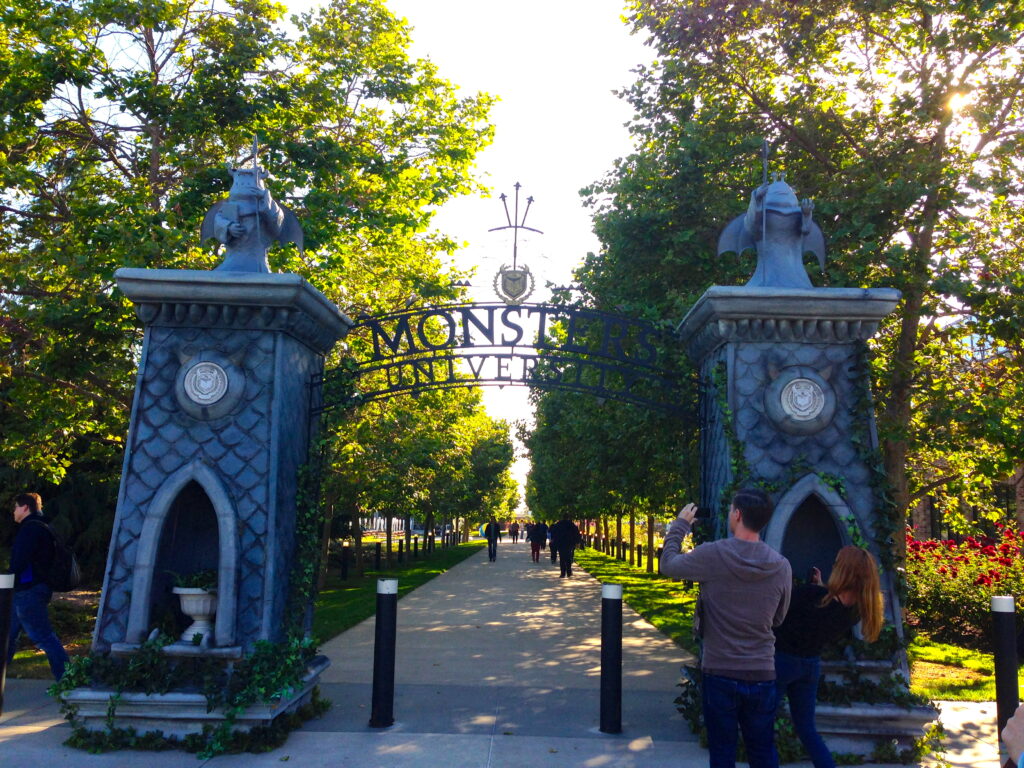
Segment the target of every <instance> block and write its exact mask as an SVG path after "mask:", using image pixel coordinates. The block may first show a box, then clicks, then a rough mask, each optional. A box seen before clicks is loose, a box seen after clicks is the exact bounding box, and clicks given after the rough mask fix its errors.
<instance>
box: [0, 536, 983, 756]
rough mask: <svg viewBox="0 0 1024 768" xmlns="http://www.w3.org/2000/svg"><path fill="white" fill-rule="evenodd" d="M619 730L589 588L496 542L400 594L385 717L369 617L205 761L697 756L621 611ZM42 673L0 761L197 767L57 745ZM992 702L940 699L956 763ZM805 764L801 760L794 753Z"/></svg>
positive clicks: (3, 729)
mask: <svg viewBox="0 0 1024 768" xmlns="http://www.w3.org/2000/svg"><path fill="white" fill-rule="evenodd" d="M623 615H624V630H623V634H624V640H623V645H624V648H623V655H624V665H623V689H624V692H623V729H624V732H623V733H622V734H621V735H618V736H608V735H605V734H602V733H600V732H599V731H598V721H599V693H598V689H599V680H600V668H599V654H600V586H599V585H598V583H597V582H596V581H594V580H593V579H591V578H590V577H589V576H588V575H586V574H585V573H583V572H582V571H579V570H578V569H577V572H576V574H575V575H574V576H573V578H571V579H559V578H558V569H557V568H554V567H553V566H551V565H550V562H549V561H548V560H547V558H543V559H542V561H541V563H539V564H534V563H531V562H530V558H529V554H528V550H527V547H526V545H525V544H522V543H519V544H516V545H512V544H510V543H508V542H505V543H503V544H502V545H501V546H500V547H499V550H498V560H497V562H496V563H489V562H487V557H486V553H485V552H481V553H480V554H478V555H474V556H473V557H471V558H469V559H468V560H466V561H465V562H463V563H461V564H460V565H458V566H456V567H455V568H453V569H452V570H451V571H449V572H448V573H446V574H444V575H443V576H440V577H438V578H437V579H434V580H433V581H431V582H429V583H428V584H426V585H424V586H422V587H420V588H419V589H417V590H415V591H414V592H412V593H410V594H409V595H408V596H406V597H405V598H403V599H402V600H401V601H400V602H399V609H398V625H399V635H398V646H397V647H398V657H397V662H396V690H395V718H396V723H395V725H394V726H393V727H391V728H389V729H385V730H375V729H371V728H369V727H368V725H367V720H368V719H369V707H370V690H371V681H372V663H373V629H374V622H373V619H369V620H367V621H365V622H363V623H362V624H360V625H358V626H356V627H353V628H352V629H351V630H349V631H348V632H345V633H344V634H342V635H340V636H338V637H337V638H335V639H334V640H331V641H330V642H328V643H326V644H325V645H324V648H323V651H324V653H326V654H327V655H328V656H329V657H330V658H331V660H332V666H331V668H330V669H328V670H327V672H326V673H325V674H324V676H323V678H322V683H321V689H322V691H323V693H324V695H325V696H326V697H327V698H329V699H331V700H332V701H333V703H334V706H333V707H332V709H331V710H330V711H329V712H328V713H327V714H326V715H325V716H324V717H323V718H321V719H319V720H316V721H312V722H310V723H307V724H306V726H305V727H304V728H303V729H302V730H301V731H298V732H295V733H293V734H292V735H291V737H290V738H289V740H288V743H287V744H285V746H284V747H282V748H281V749H278V750H275V751H273V752H270V753H267V754H265V755H232V756H223V757H219V758H216V759H215V761H214V762H212V765H213V766H216V767H218V768H219V767H220V766H223V767H224V768H230V767H232V766H244V768H260V767H262V766H280V765H281V764H282V762H288V763H289V764H295V765H298V766H302V768H306V766H310V767H316V766H331V767H332V768H348V767H351V768H378V766H379V767H381V768H404V766H410V768H411V767H412V766H416V768H424V766H428V767H429V768H433V766H444V768H463V766H465V767H466V768H470V767H472V768H502V767H504V766H509V767H511V766H528V767H529V768H545V766H550V768H566V767H567V766H586V768H604V766H609V768H610V767H611V766H615V768H619V767H620V766H621V767H622V768H631V767H632V766H637V768H639V766H643V767H644V768H661V766H665V767H666V768H667V767H668V766H672V768H679V767H680V766H691V765H692V766H702V765H707V752H706V751H704V750H702V749H700V748H699V747H698V746H697V744H696V742H695V741H694V737H693V736H692V735H691V734H690V733H689V731H688V729H687V728H686V726H685V724H684V722H683V720H682V718H681V717H680V716H679V715H678V714H677V713H676V711H675V708H674V707H673V704H672V700H673V699H674V698H675V696H676V688H675V685H676V683H677V682H678V677H679V667H680V666H681V664H682V663H683V662H684V661H686V660H687V658H688V654H687V652H686V651H684V650H682V649H680V648H678V647H677V646H676V645H674V644H673V643H672V642H671V641H669V640H668V639H667V638H665V637H664V636H663V635H662V634H661V633H659V632H658V631H657V630H656V629H654V627H652V626H651V625H650V624H648V623H647V622H646V621H644V620H643V619H641V618H640V617H639V616H638V615H637V614H635V613H634V612H632V611H631V610H629V609H628V607H624V610H623ZM44 691H45V684H43V683H42V682H40V681H20V680H14V681H9V682H8V696H7V702H6V703H5V714H4V716H3V718H2V719H0V765H2V766H4V768H21V766H26V768H29V767H30V766H31V768H37V767H38V766H40V765H47V764H49V765H60V766H79V765H80V766H96V767H97V768H107V766H128V765H145V766H147V768H163V766H196V765H202V764H203V762H202V761H199V760H197V759H196V758H195V757H194V756H191V755H186V754H183V753H178V752H171V753H166V752H165V753H151V752H146V753H139V752H119V753H113V754H109V755H87V754H84V753H82V752H79V751H77V750H70V749H68V748H66V747H63V746H61V742H62V741H63V740H64V739H65V738H67V734H68V727H67V725H66V724H64V723H63V722H62V721H61V720H60V719H59V714H58V713H57V710H56V707H55V705H53V704H52V703H50V702H49V701H48V700H47V699H46V697H45V693H44ZM989 710H994V705H991V704H988V705H963V704H957V705H954V706H951V707H948V708H947V707H943V717H944V720H945V721H946V723H947V729H948V730H949V731H950V732H951V733H952V734H954V736H955V738H954V740H953V742H954V746H955V750H952V751H950V752H949V753H948V754H947V759H948V760H949V761H950V762H951V763H952V764H953V765H955V766H964V768H966V766H979V767H980V768H996V766H997V763H996V759H995V750H994V746H993V745H994V736H993V735H992V731H993V728H992V725H991V722H992V720H994V713H992V712H990V711H989ZM794 766H795V768H809V766H810V764H809V763H797V764H794Z"/></svg>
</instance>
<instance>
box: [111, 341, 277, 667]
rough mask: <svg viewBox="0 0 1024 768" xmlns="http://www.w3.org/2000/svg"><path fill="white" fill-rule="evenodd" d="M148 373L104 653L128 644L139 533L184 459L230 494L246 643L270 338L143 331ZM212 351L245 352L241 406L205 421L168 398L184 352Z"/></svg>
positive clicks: (258, 555)
mask: <svg viewBox="0 0 1024 768" xmlns="http://www.w3.org/2000/svg"><path fill="white" fill-rule="evenodd" d="M148 332H149V339H148V349H147V357H146V361H145V370H144V371H143V372H142V373H141V376H142V381H141V382H140V395H139V399H138V403H137V405H136V413H135V422H134V426H133V433H132V435H131V445H130V447H129V455H130V457H131V459H130V462H129V464H128V466H127V467H126V473H125V479H124V490H123V500H122V508H121V510H120V516H121V519H120V523H119V526H118V528H117V532H116V539H115V540H114V541H113V542H111V546H112V549H113V556H112V558H111V566H110V573H109V574H108V580H107V587H106V593H105V595H104V598H103V599H104V605H105V610H104V611H103V612H102V620H103V624H102V626H100V627H99V628H98V631H97V634H96V638H97V641H98V644H99V645H100V646H101V647H109V645H110V644H111V643H115V642H122V641H124V639H125V635H126V630H127V619H128V603H129V601H130V597H131V595H130V590H131V580H132V567H133V565H134V563H135V557H136V547H137V543H138V539H139V534H140V533H141V531H142V525H143V521H144V518H145V510H146V509H147V508H148V506H149V504H150V502H151V501H152V499H153V496H154V494H155V493H156V491H157V490H158V488H159V487H160V484H161V483H162V482H163V481H164V480H165V479H166V478H167V477H168V476H169V475H171V474H173V473H174V472H175V471H177V470H178V469H180V468H181V467H183V466H185V465H186V464H188V463H189V462H191V461H193V460H195V459H200V460H203V461H205V462H207V463H208V464H209V465H210V466H211V467H215V468H216V469H215V471H216V472H217V473H218V475H219V476H220V478H221V481H222V482H223V483H224V486H225V487H226V488H227V489H228V492H229V493H230V494H231V496H232V498H233V500H234V502H235V508H236V510H237V512H238V536H239V541H238V545H239V546H238V551H239V553H240V557H239V573H238V598H237V599H238V603H237V614H236V631H235V638H236V642H241V644H243V645H245V646H251V644H252V643H253V642H255V640H256V639H257V636H258V633H259V630H260V625H261V621H262V615H261V613H262V604H263V579H262V576H263V568H264V564H265V562H266V557H267V553H266V551H265V540H266V533H267V526H268V518H269V487H270V482H269V481H270V466H269V444H270V410H271V403H272V395H273V381H272V380H273V372H274V364H273V362H274V345H275V339H274V335H273V334H266V333H263V332H259V331H246V330H236V329H204V328H175V329H170V328H164V327H160V326H157V327H151V328H150V329H149V331H148ZM184 346H190V347H193V348H195V349H200V348H209V349H217V350H218V351H221V352H223V353H224V354H226V355H231V354H233V353H235V352H239V351H242V350H244V352H245V360H244V363H243V367H244V369H245V374H246V392H245V395H244V396H243V402H245V403H246V405H245V406H244V407H243V408H241V409H240V410H238V411H236V412H235V413H234V414H232V415H231V416H228V417H225V418H222V419H217V420H214V421H210V422H203V421H199V420H196V419H193V418H191V417H189V416H187V415H186V414H184V413H182V412H181V409H180V407H179V406H178V404H177V401H176V399H175V395H174V387H175V377H176V376H177V373H178V370H179V367H180V365H181V362H180V360H179V357H178V354H179V352H180V351H181V349H182V347H184Z"/></svg>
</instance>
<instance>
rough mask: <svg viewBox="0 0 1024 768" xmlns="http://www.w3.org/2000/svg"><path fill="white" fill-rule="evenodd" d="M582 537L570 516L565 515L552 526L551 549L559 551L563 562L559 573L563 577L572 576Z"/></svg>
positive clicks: (559, 556)
mask: <svg viewBox="0 0 1024 768" xmlns="http://www.w3.org/2000/svg"><path fill="white" fill-rule="evenodd" d="M580 538H582V537H581V536H580V529H579V528H577V527H576V524H575V523H574V522H573V521H572V520H570V519H569V518H568V517H565V516H563V517H562V519H561V520H559V521H558V522H557V523H555V524H554V525H552V526H551V549H552V550H554V551H557V552H558V558H559V560H560V561H561V564H562V572H561V574H559V578H561V579H564V578H567V577H569V576H572V559H573V556H574V554H575V552H576V547H577V545H578V544H579V543H580ZM552 560H554V558H552Z"/></svg>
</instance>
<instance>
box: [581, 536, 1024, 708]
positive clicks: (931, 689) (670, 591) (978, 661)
mask: <svg viewBox="0 0 1024 768" xmlns="http://www.w3.org/2000/svg"><path fill="white" fill-rule="evenodd" d="M576 562H578V563H579V564H580V566H581V567H582V568H583V569H584V570H585V571H587V572H588V573H589V574H590V575H591V576H593V577H594V578H595V579H597V580H598V581H601V582H607V583H612V584H622V588H623V597H624V599H625V601H626V603H628V604H629V606H630V607H631V608H632V609H633V610H634V611H636V612H637V613H639V614H640V615H641V616H643V617H644V618H645V619H647V620H648V621H649V622H651V624H653V625H654V626H656V627H657V628H658V629H660V630H661V631H662V632H664V633H665V634H666V635H668V636H669V637H671V638H672V639H673V640H674V641H675V642H676V643H678V644H679V645H681V646H682V647H684V648H686V649H687V650H688V651H691V652H694V653H696V648H695V646H694V643H693V606H694V604H695V602H696V589H695V588H694V589H688V588H687V587H686V585H685V583H680V582H676V581H672V580H671V579H666V578H664V577H661V576H658V575H656V574H649V573H647V572H646V571H642V570H639V569H637V568H634V567H631V566H630V565H629V563H628V562H623V561H621V560H616V559H615V558H612V557H609V556H608V555H604V554H601V553H599V552H597V551H595V550H593V549H579V550H577V551H576ZM907 656H908V657H909V659H910V664H911V673H910V687H911V690H912V691H913V692H914V693H919V694H921V695H922V696H927V697H928V698H929V699H938V700H943V701H994V700H995V697H996V692H995V672H994V666H993V662H992V654H990V653H982V652H980V651H975V650H971V649H969V648H961V647H959V646H956V645H947V644H945V643H936V642H932V641H931V640H929V639H928V638H926V637H922V636H919V637H917V638H915V639H914V641H913V642H912V643H911V644H910V647H909V648H907ZM1021 700H1024V686H1022V687H1021Z"/></svg>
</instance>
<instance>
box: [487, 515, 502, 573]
mask: <svg viewBox="0 0 1024 768" xmlns="http://www.w3.org/2000/svg"><path fill="white" fill-rule="evenodd" d="M499 533H500V529H499V528H498V523H497V522H495V520H494V518H493V517H492V518H491V521H490V522H489V523H487V525H486V526H484V538H485V539H487V559H488V560H490V561H491V562H492V563H493V562H494V561H495V560H497V559H498V534H499Z"/></svg>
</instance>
